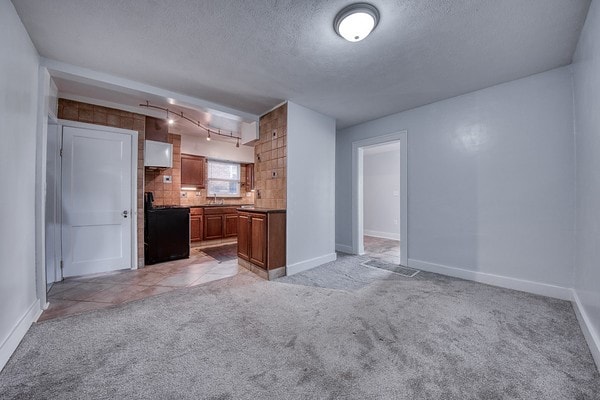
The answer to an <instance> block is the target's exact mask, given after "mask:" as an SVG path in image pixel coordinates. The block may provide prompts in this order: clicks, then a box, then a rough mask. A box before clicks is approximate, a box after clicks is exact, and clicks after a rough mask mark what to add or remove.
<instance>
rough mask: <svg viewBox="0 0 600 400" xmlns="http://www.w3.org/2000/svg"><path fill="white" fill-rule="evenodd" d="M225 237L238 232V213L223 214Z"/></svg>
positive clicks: (235, 234)
mask: <svg viewBox="0 0 600 400" xmlns="http://www.w3.org/2000/svg"><path fill="white" fill-rule="evenodd" d="M223 225H224V226H223V231H224V232H223V237H233V236H237V234H238V215H237V214H225V215H224V216H223Z"/></svg>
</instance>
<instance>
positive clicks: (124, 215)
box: [123, 210, 129, 218]
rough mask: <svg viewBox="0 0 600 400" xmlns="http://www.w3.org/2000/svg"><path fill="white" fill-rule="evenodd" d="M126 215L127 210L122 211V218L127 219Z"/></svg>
mask: <svg viewBox="0 0 600 400" xmlns="http://www.w3.org/2000/svg"><path fill="white" fill-rule="evenodd" d="M128 214H129V213H128V212H127V210H125V211H123V218H127V215H128Z"/></svg>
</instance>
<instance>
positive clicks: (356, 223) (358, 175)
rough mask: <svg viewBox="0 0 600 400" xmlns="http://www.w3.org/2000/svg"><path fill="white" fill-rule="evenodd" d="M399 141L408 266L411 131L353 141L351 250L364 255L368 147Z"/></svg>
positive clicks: (403, 259) (404, 252) (403, 250)
mask: <svg viewBox="0 0 600 400" xmlns="http://www.w3.org/2000/svg"><path fill="white" fill-rule="evenodd" d="M396 141H399V142H400V204H399V206H400V264H401V265H408V146H407V144H408V131H406V130H403V131H399V132H395V133H390V134H387V135H382V136H377V137H373V138H369V139H364V140H358V141H356V142H352V252H353V253H354V254H360V255H362V254H365V246H364V240H363V235H364V221H363V216H364V201H363V160H364V157H363V152H364V148H365V147H369V146H373V145H378V144H384V143H388V142H396Z"/></svg>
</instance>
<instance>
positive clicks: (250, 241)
mask: <svg viewBox="0 0 600 400" xmlns="http://www.w3.org/2000/svg"><path fill="white" fill-rule="evenodd" d="M238 257H239V258H241V259H243V260H246V261H249V262H250V263H252V264H253V265H255V266H257V267H260V268H262V269H264V270H273V269H276V268H281V267H284V266H285V211H284V210H273V211H256V212H247V211H240V212H239V214H238Z"/></svg>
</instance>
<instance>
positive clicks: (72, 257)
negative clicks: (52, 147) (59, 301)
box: [62, 126, 133, 277]
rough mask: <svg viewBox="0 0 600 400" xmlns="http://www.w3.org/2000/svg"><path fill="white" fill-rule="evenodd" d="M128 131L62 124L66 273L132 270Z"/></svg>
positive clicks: (130, 176)
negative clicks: (120, 131)
mask: <svg viewBox="0 0 600 400" xmlns="http://www.w3.org/2000/svg"><path fill="white" fill-rule="evenodd" d="M131 146H132V137H131V136H130V135H127V134H121V133H116V132H106V131H102V130H95V129H87V128H86V129H83V128H75V127H67V126H65V127H63V154H62V156H63V158H62V207H63V210H62V254H63V277H68V276H76V275H86V274H94V273H99V272H107V271H114V270H118V269H124V268H131V259H132V257H131V252H132V246H131V229H132V220H133V216H132V215H131V214H132V212H131V190H132V189H131V184H132V181H131V180H132V166H131Z"/></svg>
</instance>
